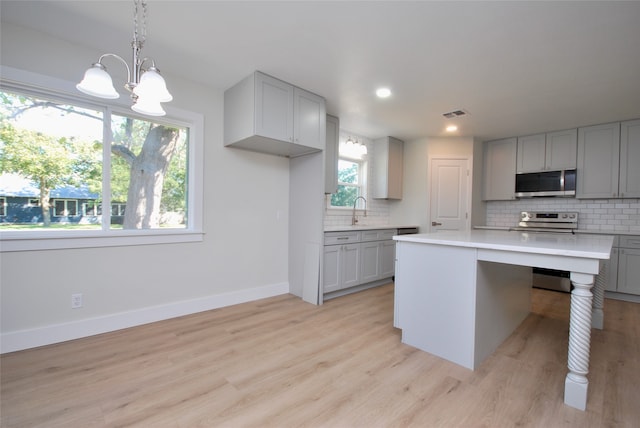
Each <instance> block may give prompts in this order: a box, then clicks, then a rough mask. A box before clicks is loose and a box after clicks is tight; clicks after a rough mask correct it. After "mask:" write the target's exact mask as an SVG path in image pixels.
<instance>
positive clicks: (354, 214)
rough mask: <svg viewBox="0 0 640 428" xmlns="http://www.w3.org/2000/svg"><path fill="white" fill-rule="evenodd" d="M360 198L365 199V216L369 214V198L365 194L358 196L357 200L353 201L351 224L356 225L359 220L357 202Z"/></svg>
mask: <svg viewBox="0 0 640 428" xmlns="http://www.w3.org/2000/svg"><path fill="white" fill-rule="evenodd" d="M358 199H362V200H363V201H364V216H365V217H366V216H367V200H366V199H365V197H364V196H358V197H357V198H356V200H355V201H353V214H352V215H351V226H355V225H356V223H357V222H358V219H357V218H356V204H357V203H358Z"/></svg>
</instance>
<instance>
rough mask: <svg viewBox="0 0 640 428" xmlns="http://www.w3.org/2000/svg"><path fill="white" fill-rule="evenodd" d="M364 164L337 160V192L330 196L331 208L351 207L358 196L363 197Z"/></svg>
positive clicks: (348, 160)
mask: <svg viewBox="0 0 640 428" xmlns="http://www.w3.org/2000/svg"><path fill="white" fill-rule="evenodd" d="M364 181H365V180H364V162H363V161H362V160H356V159H346V158H340V159H339V160H338V191H337V192H336V193H334V194H333V195H331V206H332V207H353V203H354V202H355V200H356V198H357V197H358V196H364Z"/></svg>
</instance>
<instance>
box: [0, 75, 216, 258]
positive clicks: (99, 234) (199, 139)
mask: <svg viewBox="0 0 640 428" xmlns="http://www.w3.org/2000/svg"><path fill="white" fill-rule="evenodd" d="M0 76H1V78H0V83H2V86H6V87H7V89H14V90H25V91H28V92H31V93H36V94H37V93H38V92H40V93H42V94H44V95H48V96H55V97H59V98H61V99H63V100H64V99H66V100H69V101H70V102H72V103H75V104H78V105H89V106H94V107H98V108H103V107H104V106H105V105H107V106H108V107H111V108H110V110H112V111H113V112H116V113H122V114H127V115H129V116H134V117H135V113H134V112H129V111H128V110H127V108H128V106H127V104H126V102H127V101H128V100H126V99H125V100H124V101H122V100H120V101H119V100H114V101H115V102H114V103H113V104H111V103H106V102H105V103H103V104H99V105H98V104H96V102H95V100H92V99H90V98H89V97H85V96H84V95H83V94H81V93H80V92H78V91H77V90H76V89H75V84H74V83H72V82H68V81H65V80H61V79H56V78H52V77H49V76H44V75H40V74H37V73H33V72H29V71H25V70H20V69H16V68H13V67H7V66H1V65H0ZM104 101H107V100H104ZM164 107H165V110H166V111H167V116H166V117H167V118H169V119H170V120H171V123H172V124H177V125H183V126H186V127H189V128H190V129H189V138H190V142H189V160H188V162H189V165H191V166H192V167H191V168H190V169H189V177H188V180H187V183H188V184H187V185H188V195H189V197H188V201H187V205H188V208H187V210H188V211H187V212H188V213H189V214H188V216H189V218H188V221H187V224H188V227H187V228H186V229H171V228H166V229H144V230H86V231H64V230H43V231H29V232H28V235H27V234H26V233H25V232H23V231H0V253H3V252H13V251H35V250H53V249H70V248H99V247H117V246H130V245H152V244H172V243H183V242H199V241H202V240H203V235H204V232H203V230H202V224H203V221H202V219H203V215H204V213H203V209H204V203H203V195H204V191H203V184H204V183H203V179H204V117H203V115H202V114H200V113H193V112H189V111H186V110H182V109H178V108H176V107H173V106H171V105H167V106H164ZM154 120H156V119H155V118H154ZM156 121H157V120H156Z"/></svg>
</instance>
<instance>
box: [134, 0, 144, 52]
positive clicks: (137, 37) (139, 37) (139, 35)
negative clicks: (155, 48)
mask: <svg viewBox="0 0 640 428" xmlns="http://www.w3.org/2000/svg"><path fill="white" fill-rule="evenodd" d="M133 5H134V8H133V40H134V42H138V43H140V46H141V47H142V45H143V44H144V42H145V40H146V39H147V1H146V0H142V1H140V0H133ZM140 5H141V6H142V23H141V25H139V22H138V20H139V18H140V10H139V6H140ZM139 28H140V32H138V29H139Z"/></svg>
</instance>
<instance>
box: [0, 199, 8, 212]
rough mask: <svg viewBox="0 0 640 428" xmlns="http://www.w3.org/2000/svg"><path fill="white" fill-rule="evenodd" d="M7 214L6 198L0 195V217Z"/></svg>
mask: <svg viewBox="0 0 640 428" xmlns="http://www.w3.org/2000/svg"><path fill="white" fill-rule="evenodd" d="M6 215H7V198H3V197H0V217H6Z"/></svg>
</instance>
